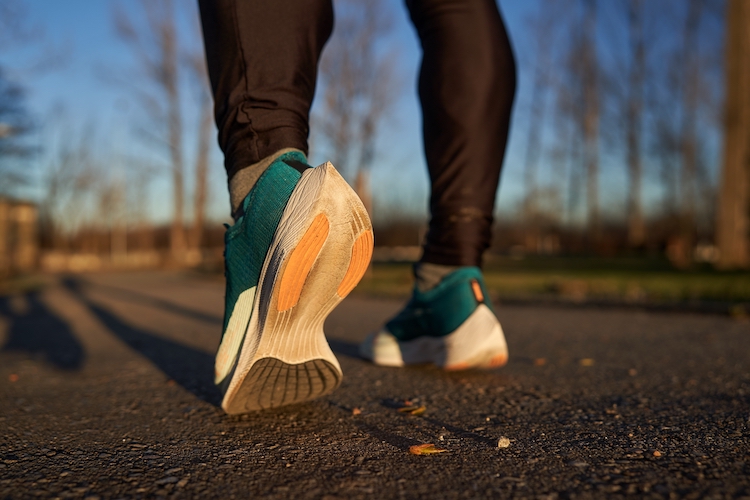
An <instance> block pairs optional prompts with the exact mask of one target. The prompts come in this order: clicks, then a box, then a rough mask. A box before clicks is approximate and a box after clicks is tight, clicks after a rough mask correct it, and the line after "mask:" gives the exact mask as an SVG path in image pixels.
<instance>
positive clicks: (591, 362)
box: [579, 358, 594, 366]
mask: <svg viewBox="0 0 750 500" xmlns="http://www.w3.org/2000/svg"><path fill="white" fill-rule="evenodd" d="M579 363H580V364H581V366H594V360H593V359H591V358H583V359H582V360H581V361H579Z"/></svg>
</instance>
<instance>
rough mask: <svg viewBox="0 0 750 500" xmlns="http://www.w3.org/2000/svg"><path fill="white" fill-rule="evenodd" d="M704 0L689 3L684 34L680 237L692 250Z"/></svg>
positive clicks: (694, 227) (694, 221)
mask: <svg viewBox="0 0 750 500" xmlns="http://www.w3.org/2000/svg"><path fill="white" fill-rule="evenodd" d="M701 9H702V0H690V5H689V6H688V15H687V20H686V23H685V32H684V34H683V37H684V38H683V56H682V64H683V65H684V70H685V73H684V88H683V95H682V98H683V114H682V132H681V135H682V137H681V139H680V155H681V157H682V172H681V177H680V198H681V202H682V203H681V207H680V211H681V214H680V219H681V221H682V222H681V224H680V226H681V227H680V238H682V239H683V240H684V241H685V245H686V247H687V248H690V249H692V247H693V246H694V244H695V238H696V233H697V231H696V202H697V192H696V172H697V169H698V138H697V134H696V130H695V123H696V120H697V113H698V101H699V95H698V92H699V89H698V88H699V82H698V79H699V78H700V75H699V74H698V71H699V69H698V61H697V56H696V53H697V42H698V38H697V35H698V25H699V22H700V18H701Z"/></svg>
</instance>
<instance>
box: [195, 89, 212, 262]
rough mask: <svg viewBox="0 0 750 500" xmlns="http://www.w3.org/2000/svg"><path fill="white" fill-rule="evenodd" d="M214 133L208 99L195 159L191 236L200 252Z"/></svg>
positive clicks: (204, 107) (202, 116)
mask: <svg viewBox="0 0 750 500" xmlns="http://www.w3.org/2000/svg"><path fill="white" fill-rule="evenodd" d="M212 132H213V106H212V105H211V100H210V99H206V100H205V102H204V103H203V105H202V106H201V123H200V128H199V130H198V152H197V154H196V159H195V218H194V221H193V230H192V234H191V240H192V241H191V247H192V248H193V249H196V250H199V249H200V248H201V244H202V241H203V226H204V221H205V219H206V196H207V193H208V155H209V151H210V144H211V135H212V134H211V133H212Z"/></svg>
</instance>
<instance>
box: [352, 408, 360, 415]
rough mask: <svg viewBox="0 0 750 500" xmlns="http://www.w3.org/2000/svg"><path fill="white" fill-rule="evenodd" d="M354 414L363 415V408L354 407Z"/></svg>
mask: <svg viewBox="0 0 750 500" xmlns="http://www.w3.org/2000/svg"><path fill="white" fill-rule="evenodd" d="M352 415H354V416H357V415H362V410H360V409H359V408H354V409H353V410H352Z"/></svg>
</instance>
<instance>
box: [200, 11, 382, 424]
mask: <svg viewBox="0 0 750 500" xmlns="http://www.w3.org/2000/svg"><path fill="white" fill-rule="evenodd" d="M200 5H201V17H202V22H203V30H204V39H205V45H206V55H207V59H208V67H209V73H210V77H211V85H212V89H213V93H214V100H215V107H216V121H217V125H218V128H219V143H220V145H221V147H222V149H223V150H224V154H225V163H226V167H227V174H228V177H229V179H230V180H229V185H230V195H231V196H230V197H231V199H232V212H233V215H234V217H235V224H234V225H233V226H232V227H230V228H228V230H227V233H226V237H225V241H226V248H225V266H226V270H225V275H226V306H225V315H224V328H223V335H222V339H221V343H220V345H219V349H218V352H217V354H216V363H215V370H216V373H215V382H216V384H217V385H218V386H219V387H220V389H221V390H222V392H223V398H222V408H224V410H225V411H226V412H227V413H244V412H247V411H251V410H257V409H262V408H269V407H275V406H281V405H285V404H291V403H296V402H300V401H305V400H308V399H312V398H315V397H318V396H321V395H323V394H326V393H328V392H330V391H332V390H333V389H335V388H336V387H337V386H338V384H339V383H340V381H341V377H342V373H341V367H340V366H339V363H338V361H337V360H336V357H335V356H334V354H333V352H332V351H331V349H330V347H329V346H328V343H327V342H326V339H325V335H324V333H323V322H324V321H325V318H326V317H327V315H328V314H329V313H330V312H331V310H333V308H334V307H335V306H336V305H337V304H338V303H339V302H340V301H341V300H342V299H343V297H345V296H346V295H347V294H348V293H349V292H350V291H351V290H352V289H353V288H354V286H355V285H356V284H357V282H358V281H359V280H360V279H361V277H362V275H363V274H364V272H365V271H366V269H367V266H368V264H369V259H370V256H371V254H372V243H373V238H372V228H371V225H370V220H369V218H368V216H367V212H366V210H365V208H364V206H363V205H362V203H361V201H360V200H359V198H358V197H357V195H356V194H355V193H354V191H353V190H352V189H351V188H350V187H349V186H348V185H347V184H346V182H345V181H344V180H343V178H342V177H341V176H340V175H339V174H338V173H337V172H336V170H335V169H334V168H333V166H332V165H331V164H330V163H326V164H324V165H321V166H319V167H317V168H311V167H310V166H309V165H308V164H307V159H306V156H305V154H306V151H307V135H308V115H309V110H310V104H311V102H312V98H313V94H314V89H315V77H316V72H317V64H318V58H319V56H320V52H321V50H322V48H323V45H324V43H325V41H326V39H327V38H328V36H329V35H330V32H331V29H332V22H333V12H332V10H331V2H330V0H274V1H249V0H248V1H246V0H206V1H201V4H200Z"/></svg>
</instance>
